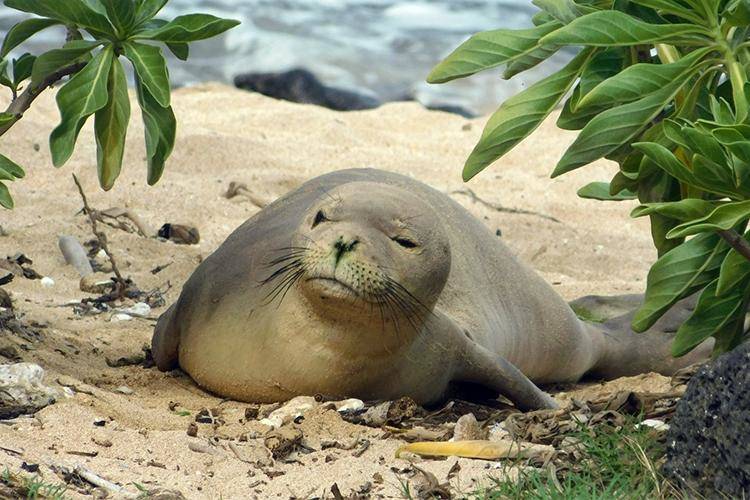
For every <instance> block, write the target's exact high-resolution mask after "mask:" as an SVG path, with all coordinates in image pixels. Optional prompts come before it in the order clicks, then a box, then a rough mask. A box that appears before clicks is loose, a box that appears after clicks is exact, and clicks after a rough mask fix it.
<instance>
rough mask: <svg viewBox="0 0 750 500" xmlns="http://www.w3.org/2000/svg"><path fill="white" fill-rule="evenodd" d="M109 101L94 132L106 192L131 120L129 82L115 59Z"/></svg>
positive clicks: (115, 173) (96, 120)
mask: <svg viewBox="0 0 750 500" xmlns="http://www.w3.org/2000/svg"><path fill="white" fill-rule="evenodd" d="M107 93H108V94H109V101H108V102H107V105H106V106H104V107H103V108H102V109H100V110H99V111H97V112H96V115H95V117H94V133H95V136H96V159H97V166H98V169H97V170H98V172H99V184H100V185H101V186H102V188H103V189H104V190H109V189H111V188H112V186H113V185H114V183H115V179H117V176H118V175H120V169H121V167H122V156H123V151H124V150H125V135H126V133H127V130H128V121H129V120H130V98H129V97H128V81H127V79H126V78H125V71H124V70H123V68H122V64H121V63H120V60H119V59H118V58H116V57H115V58H114V59H113V60H112V66H111V67H110V70H109V79H108V82H107Z"/></svg>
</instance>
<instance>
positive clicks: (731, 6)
mask: <svg viewBox="0 0 750 500" xmlns="http://www.w3.org/2000/svg"><path fill="white" fill-rule="evenodd" d="M724 16H725V18H726V19H727V21H728V22H729V24H730V25H732V26H739V27H745V26H747V25H749V24H750V2H748V1H747V0H739V1H736V2H729V3H728V4H727V7H726V11H725V12H724Z"/></svg>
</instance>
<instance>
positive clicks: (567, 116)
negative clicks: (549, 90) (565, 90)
mask: <svg viewBox="0 0 750 500" xmlns="http://www.w3.org/2000/svg"><path fill="white" fill-rule="evenodd" d="M580 97H581V85H580V83H579V84H578V85H576V86H575V88H574V89H573V92H572V93H571V95H570V97H569V98H568V99H567V100H566V101H565V104H563V108H562V110H561V111H560V116H558V117H557V126H558V127H560V128H561V129H563V130H581V129H582V128H583V127H585V126H586V125H587V124H588V123H589V122H590V121H591V120H593V119H594V117H595V116H596V115H598V114H600V113H602V112H603V111H605V110H606V109H607V108H605V107H601V108H591V109H587V110H585V111H580V110H578V109H575V110H574V108H575V106H577V103H578V100H579V99H580Z"/></svg>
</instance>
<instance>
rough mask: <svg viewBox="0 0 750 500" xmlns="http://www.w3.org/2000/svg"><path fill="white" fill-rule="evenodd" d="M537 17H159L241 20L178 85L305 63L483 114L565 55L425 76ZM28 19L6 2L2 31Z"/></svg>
mask: <svg viewBox="0 0 750 500" xmlns="http://www.w3.org/2000/svg"><path fill="white" fill-rule="evenodd" d="M535 11H536V8H535V7H533V6H532V5H531V2H530V1H529V0H504V1H503V0H421V1H396V0H171V1H170V2H169V3H168V4H167V6H166V7H165V9H164V10H163V11H162V13H161V14H160V17H164V18H171V17H174V16H177V15H180V14H185V13H190V12H205V13H209V14H214V15H217V16H221V17H230V18H234V19H238V20H240V21H242V24H241V25H240V26H238V27H237V28H234V29H233V30H231V31H229V32H227V33H225V34H224V35H222V36H220V37H218V38H215V39H211V40H207V41H203V42H198V43H195V44H193V46H192V47H191V56H190V59H189V60H188V61H187V62H182V61H179V60H177V59H174V58H173V57H171V54H170V60H169V68H170V74H171V76H172V80H173V82H174V83H175V84H176V85H178V86H183V85H190V84H195V83H198V82H203V81H208V80H216V81H222V82H231V81H232V78H233V77H234V76H235V75H236V74H239V73H243V72H258V71H282V70H286V69H291V68H293V67H305V68H307V69H309V70H310V71H312V72H313V73H315V74H316V75H317V76H318V77H319V78H320V79H321V80H322V81H323V82H325V83H326V84H329V85H334V86H338V87H343V88H347V89H351V90H356V91H359V92H363V93H369V94H372V95H374V96H377V97H379V98H381V99H383V100H397V99H402V98H405V97H414V98H416V99H418V100H419V101H421V102H423V103H425V104H453V105H459V106H463V107H465V108H467V109H469V110H471V111H473V112H476V113H487V112H490V111H492V110H493V109H494V108H495V107H496V106H497V104H498V103H499V102H501V101H502V100H503V99H504V98H505V97H507V96H509V95H512V94H513V93H515V92H517V91H518V90H520V89H522V88H523V87H525V86H526V85H528V84H529V83H533V82H534V81H535V80H537V79H539V78H541V77H543V76H544V75H547V74H549V73H550V72H552V71H554V70H555V69H557V68H559V67H560V66H562V64H564V63H565V62H566V61H567V59H568V58H569V55H568V54H565V53H561V54H558V55H556V56H555V57H553V59H551V60H550V61H548V62H547V63H545V64H543V65H541V66H540V67H538V68H535V69H534V70H532V71H530V72H528V74H522V75H518V76H516V77H514V78H513V79H511V80H509V81H505V80H502V79H501V78H500V73H501V70H500V69H498V70H493V71H488V72H486V73H483V74H481V75H477V76H474V77H472V78H469V79H465V80H460V81H457V82H454V83H450V84H447V85H428V84H427V83H425V81H424V79H425V77H426V76H427V74H428V73H429V71H430V69H431V68H432V67H433V66H434V65H435V64H436V63H437V62H439V61H440V60H441V58H442V57H444V56H445V55H447V54H448V53H449V52H450V51H451V50H452V49H453V48H454V47H456V46H457V45H458V44H459V43H461V42H462V41H463V40H465V39H466V38H468V37H469V36H470V35H471V34H473V33H475V32H477V31H482V30H488V29H496V28H500V27H504V28H524V27H528V26H531V15H532V14H533V13H534V12H535ZM23 18H24V14H23V13H20V12H18V11H15V10H12V9H10V8H8V7H5V6H3V5H0V33H4V32H5V31H6V30H7V29H9V28H10V27H11V26H12V25H13V24H14V23H16V22H18V21H19V20H21V19H23ZM63 37H64V34H63V32H62V30H58V29H49V30H46V31H43V32H41V33H40V34H38V35H36V36H35V39H34V40H33V41H30V42H29V43H27V44H25V45H24V46H23V47H21V49H22V50H23V51H30V52H32V53H39V51H43V50H48V49H50V48H54V47H57V46H59V45H60V43H61V40H62V39H63Z"/></svg>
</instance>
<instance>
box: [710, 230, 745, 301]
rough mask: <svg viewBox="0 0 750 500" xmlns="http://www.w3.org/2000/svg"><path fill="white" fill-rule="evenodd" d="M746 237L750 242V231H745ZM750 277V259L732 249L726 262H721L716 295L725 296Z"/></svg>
mask: <svg viewBox="0 0 750 500" xmlns="http://www.w3.org/2000/svg"><path fill="white" fill-rule="evenodd" d="M744 239H745V241H746V242H750V231H748V232H747V233H745V236H744ZM749 278H750V260H747V258H745V257H744V256H743V255H742V254H740V253H739V252H737V250H734V249H732V250H730V251H729V253H728V254H727V256H726V258H725V259H724V262H722V263H721V270H720V271H719V281H718V283H717V285H716V295H717V296H723V295H726V294H727V293H731V291H732V290H733V289H735V288H737V287H738V286H739V285H740V284H741V283H743V282H745V281H747V280H748V279H749Z"/></svg>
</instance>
